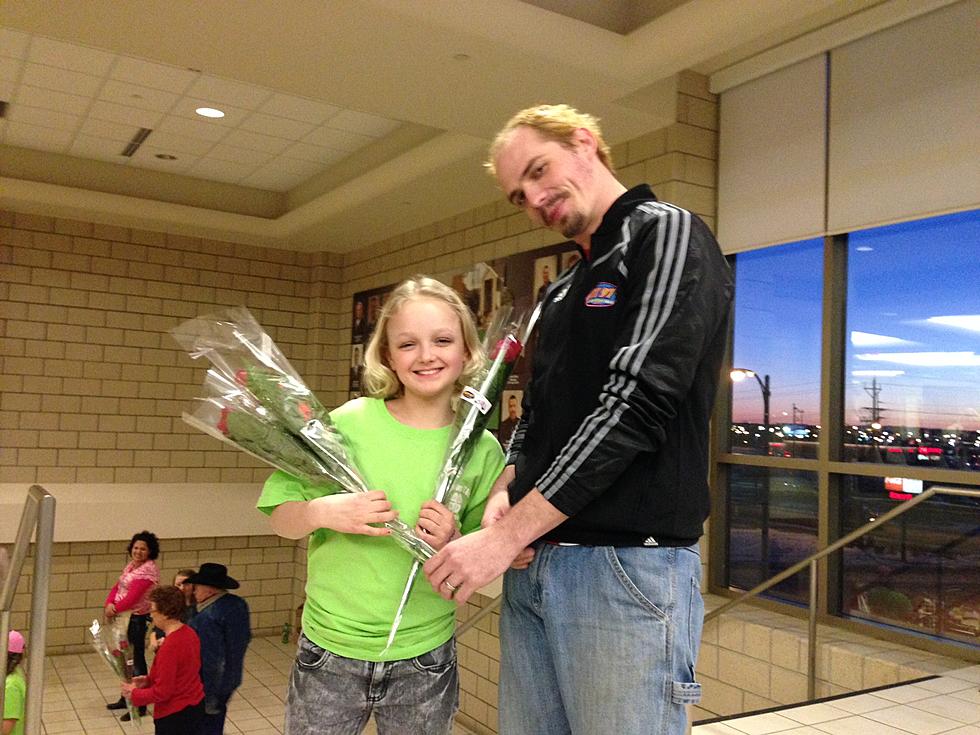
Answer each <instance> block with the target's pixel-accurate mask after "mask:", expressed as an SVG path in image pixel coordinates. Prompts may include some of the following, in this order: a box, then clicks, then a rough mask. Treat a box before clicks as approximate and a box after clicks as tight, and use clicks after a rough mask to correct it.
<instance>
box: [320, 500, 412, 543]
mask: <svg viewBox="0 0 980 735" xmlns="http://www.w3.org/2000/svg"><path fill="white" fill-rule="evenodd" d="M308 512H309V514H310V516H309V517H310V520H311V522H312V523H313V525H314V526H315V527H316V528H331V529H333V530H334V531H340V532H341V533H361V534H364V535H365V536H388V535H390V534H391V531H389V530H388V529H387V528H384V527H383V526H382V527H377V526H372V525H369V524H372V523H384V522H386V521H393V520H394V519H395V518H397V517H398V512H397V511H395V510H393V509H392V507H391V503H390V502H389V501H388V498H387V496H386V495H385V494H384V492H383V491H381V490H372V491H371V492H367V493H337V494H336V495H327V496H325V497H322V498H315V499H314V500H311V501H310V504H309V509H308Z"/></svg>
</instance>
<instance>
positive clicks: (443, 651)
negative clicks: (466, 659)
mask: <svg viewBox="0 0 980 735" xmlns="http://www.w3.org/2000/svg"><path fill="white" fill-rule="evenodd" d="M455 665H456V639H455V638H451V639H450V640H448V641H446V642H445V643H443V644H442V645H441V646H439V647H438V648H434V649H432V650H431V651H426V652H425V653H423V654H420V655H418V656H416V657H415V658H413V659H412V666H414V667H415V668H416V669H417V670H418V671H421V672H422V673H424V674H444V673H445V672H446V671H448V670H449V669H451V668H452V667H453V666H455Z"/></svg>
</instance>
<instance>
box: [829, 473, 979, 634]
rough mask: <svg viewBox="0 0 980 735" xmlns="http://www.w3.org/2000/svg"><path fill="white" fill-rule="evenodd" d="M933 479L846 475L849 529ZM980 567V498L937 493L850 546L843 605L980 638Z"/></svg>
mask: <svg viewBox="0 0 980 735" xmlns="http://www.w3.org/2000/svg"><path fill="white" fill-rule="evenodd" d="M933 484H935V483H931V482H923V481H922V480H912V479H909V478H903V477H855V476H850V475H849V476H846V477H844V478H842V483H841V524H842V526H843V527H842V529H841V531H842V534H846V533H849V532H850V531H853V530H854V529H855V528H859V527H860V526H862V525H864V524H865V523H868V522H869V521H872V520H874V519H875V518H878V517H879V516H881V515H882V514H883V513H886V512H887V511H889V510H891V509H892V508H894V507H895V506H896V505H897V504H898V503H900V502H902V501H904V500H907V499H909V498H910V497H912V496H913V495H915V494H917V493H920V492H923V491H924V490H927V489H928V488H929V487H931V486H932V485H933ZM943 484H945V483H943ZM978 570H980V501H978V500H976V499H975V498H966V497H957V496H947V495H936V496H933V497H932V498H930V499H929V500H926V501H925V502H923V503H922V504H921V505H919V506H917V507H915V508H913V509H912V510H910V511H908V512H907V513H905V514H903V515H901V516H899V517H898V518H897V519H895V520H893V521H892V522H890V523H886V524H884V525H882V526H880V527H879V528H877V529H876V530H874V531H872V532H871V533H869V534H867V535H865V536H863V537H862V538H860V539H858V540H857V541H855V542H854V543H853V544H850V545H849V546H847V547H845V548H844V549H843V562H842V578H843V584H842V594H841V607H842V610H841V612H842V613H843V614H844V615H847V616H851V617H857V618H865V619H869V620H873V621H876V622H879V623H886V624H891V625H898V626H902V627H907V628H912V629H914V630H918V631H921V632H925V633H930V634H933V635H941V636H944V637H946V638H952V639H957V640H967V641H970V642H972V643H978V642H980V573H978Z"/></svg>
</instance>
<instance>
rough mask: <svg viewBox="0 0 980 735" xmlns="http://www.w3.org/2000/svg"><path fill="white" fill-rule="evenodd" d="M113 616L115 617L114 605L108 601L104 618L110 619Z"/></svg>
mask: <svg viewBox="0 0 980 735" xmlns="http://www.w3.org/2000/svg"><path fill="white" fill-rule="evenodd" d="M114 617H116V606H115V605H113V604H112V603H111V602H110V603H109V604H108V605H106V606H105V619H106V620H112V619H113V618H114Z"/></svg>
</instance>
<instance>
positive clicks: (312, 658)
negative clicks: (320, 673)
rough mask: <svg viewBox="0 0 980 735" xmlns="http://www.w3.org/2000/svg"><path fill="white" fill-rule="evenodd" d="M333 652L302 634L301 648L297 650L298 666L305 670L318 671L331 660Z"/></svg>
mask: <svg viewBox="0 0 980 735" xmlns="http://www.w3.org/2000/svg"><path fill="white" fill-rule="evenodd" d="M332 655H333V654H332V653H330V651H328V650H326V649H325V648H320V647H319V646H318V645H317V644H316V643H314V642H313V641H311V640H310V639H309V638H307V637H306V636H305V635H300V638H299V650H297V651H296V666H297V667H298V668H300V669H302V670H304V671H316V670H317V669H320V668H323V665H324V664H325V663H326V662H327V661H329V660H330V657H331V656H332Z"/></svg>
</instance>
